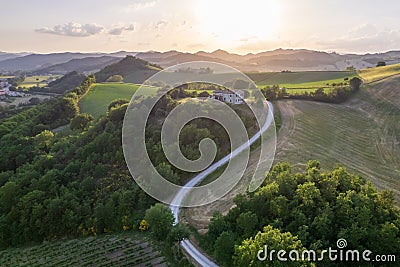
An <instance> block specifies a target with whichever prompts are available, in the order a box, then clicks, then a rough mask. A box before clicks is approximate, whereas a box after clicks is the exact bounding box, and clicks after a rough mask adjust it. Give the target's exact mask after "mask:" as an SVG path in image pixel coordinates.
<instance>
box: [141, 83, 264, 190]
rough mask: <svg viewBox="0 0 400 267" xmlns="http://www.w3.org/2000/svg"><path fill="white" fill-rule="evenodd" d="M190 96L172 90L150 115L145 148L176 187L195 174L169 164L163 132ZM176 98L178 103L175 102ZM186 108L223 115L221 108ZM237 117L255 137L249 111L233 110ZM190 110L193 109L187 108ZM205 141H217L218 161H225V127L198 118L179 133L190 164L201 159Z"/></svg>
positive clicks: (227, 147)
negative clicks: (172, 113) (171, 115)
mask: <svg viewBox="0 0 400 267" xmlns="http://www.w3.org/2000/svg"><path fill="white" fill-rule="evenodd" d="M190 94H191V93H187V91H185V90H183V89H182V88H180V89H176V90H173V91H171V92H169V93H168V94H167V95H165V96H163V97H162V98H161V99H160V101H159V102H158V103H157V104H156V106H155V107H154V108H153V111H152V112H151V114H150V117H149V120H148V123H147V128H146V145H147V152H148V154H149V157H150V159H151V160H152V163H153V165H154V166H156V169H157V171H158V172H160V174H162V175H163V176H164V177H166V178H167V179H168V180H170V181H171V182H174V183H177V184H183V183H184V182H186V181H187V180H188V179H189V178H190V177H192V176H193V173H190V172H185V171H182V170H180V169H177V168H175V167H174V166H173V165H171V164H169V163H168V160H167V159H166V157H165V155H164V153H163V150H162V145H161V128H162V122H163V119H165V118H166V116H167V115H168V114H169V112H170V111H171V110H172V109H173V108H174V107H175V106H177V105H178V101H179V100H180V99H181V97H182V98H183V97H188V96H189V95H190ZM174 98H175V99H174ZM140 101H142V100H139V101H138V104H137V105H138V108H140V103H143V104H146V101H142V102H140ZM185 104H186V105H192V108H191V110H196V109H199V108H201V109H204V110H205V111H207V112H209V113H210V114H212V113H217V112H219V113H220V112H223V110H222V109H220V107H214V106H211V105H210V106H208V105H207V104H206V103H198V102H196V101H193V102H186V103H185ZM233 108H234V109H235V111H236V113H237V114H238V115H239V117H240V118H241V120H242V121H243V123H244V125H245V127H246V129H247V130H248V134H249V136H252V134H254V133H255V132H256V131H257V129H258V128H257V126H256V121H255V118H254V117H253V116H250V115H249V113H251V111H250V110H245V108H247V107H244V106H243V107H233ZM188 109H190V108H189V107H188ZM204 138H210V139H212V140H214V142H215V144H216V146H217V154H216V160H218V159H220V158H222V157H223V156H225V155H227V154H228V153H229V152H230V142H229V136H228V134H227V132H226V131H225V129H224V127H223V126H222V125H220V124H218V123H217V122H215V121H213V120H210V119H207V118H198V119H194V120H192V121H190V122H189V123H188V124H186V125H185V126H184V127H183V129H182V131H181V132H180V137H179V141H180V148H181V151H182V154H183V155H184V156H185V157H187V158H188V159H191V160H196V159H198V158H199V157H200V151H199V148H198V146H199V143H200V141H201V140H202V139H204Z"/></svg>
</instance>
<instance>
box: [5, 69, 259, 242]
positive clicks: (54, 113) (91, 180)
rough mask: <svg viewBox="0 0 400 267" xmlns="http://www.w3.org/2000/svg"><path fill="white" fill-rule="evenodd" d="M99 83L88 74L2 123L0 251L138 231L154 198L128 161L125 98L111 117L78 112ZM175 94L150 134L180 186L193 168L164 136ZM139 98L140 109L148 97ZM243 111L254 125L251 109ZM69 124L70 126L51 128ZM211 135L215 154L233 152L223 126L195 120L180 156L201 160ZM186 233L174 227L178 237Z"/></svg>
mask: <svg viewBox="0 0 400 267" xmlns="http://www.w3.org/2000/svg"><path fill="white" fill-rule="evenodd" d="M94 82H95V77H94V76H89V77H87V78H86V79H85V80H84V81H83V82H82V84H81V85H80V86H78V87H76V88H75V89H74V90H72V91H71V92H69V93H67V94H66V95H64V96H62V97H57V98H53V99H51V100H49V101H47V102H45V103H40V104H38V105H36V106H34V107H32V108H30V109H28V110H25V111H23V112H20V113H19V114H17V115H14V116H12V117H9V118H7V119H4V120H2V121H1V125H0V248H7V247H10V246H16V245H21V244H26V243H30V242H40V241H43V240H52V239H56V238H60V237H76V236H84V235H94V234H99V233H108V232H115V231H123V230H128V229H133V228H134V229H137V228H139V225H140V222H141V220H142V219H143V218H144V216H145V211H146V209H148V208H149V207H150V206H151V205H152V204H154V203H155V200H154V199H152V198H150V197H149V196H147V195H146V194H145V193H144V192H143V191H142V190H141V189H140V188H139V187H138V186H137V184H136V183H135V182H134V180H133V179H132V177H131V175H130V174H129V171H128V169H127V167H126V163H125V160H124V156H123V151H122V146H121V138H122V123H123V118H124V115H125V111H126V109H127V106H128V101H127V100H121V99H119V100H116V101H113V102H112V103H110V105H109V107H108V112H107V115H106V116H104V117H102V118H100V119H98V120H97V121H94V120H93V117H92V116H90V115H88V114H80V113H79V107H78V104H77V103H78V101H79V99H80V98H81V97H82V96H83V95H84V94H85V93H86V92H87V91H88V90H89V88H90V86H91V84H92V83H94ZM177 98H178V99H173V98H172V97H171V96H170V95H166V96H164V97H163V98H162V99H161V100H160V101H159V102H158V103H157V105H156V107H155V108H154V109H153V111H152V113H151V116H150V119H149V121H148V125H147V128H146V137H147V140H148V142H147V147H148V153H149V156H150V158H151V159H152V161H153V164H154V165H155V166H156V169H157V170H158V171H159V172H160V173H161V174H162V175H163V176H165V177H166V178H168V179H169V180H171V181H174V182H176V183H180V184H182V183H184V182H185V181H186V180H187V179H189V177H190V176H191V175H192V173H184V172H182V171H180V170H178V169H176V168H175V167H173V166H171V165H170V164H169V163H168V160H167V159H166V158H165V156H164V153H163V152H162V146H161V141H160V132H161V127H162V121H163V119H164V118H165V117H166V116H167V115H168V113H169V112H170V111H171V110H172V109H173V108H174V107H175V106H176V105H177V104H178V101H179V97H177ZM137 101H138V105H139V106H140V104H146V101H148V99H146V98H143V99H138V100H137ZM194 102H196V101H194ZM193 105H195V103H193ZM197 106H199V105H197ZM203 108H206V107H203ZM215 112H218V110H216V111H215ZM238 113H239V115H240V116H241V117H243V118H244V119H245V124H246V123H247V126H248V127H249V128H254V127H252V125H253V124H254V120H251V119H249V118H247V113H246V112H240V111H239V112H238ZM66 124H70V130H68V131H61V132H57V133H53V132H52V130H53V129H55V128H58V127H60V126H63V125H66ZM207 137H208V138H212V139H214V141H215V142H216V144H217V147H218V149H219V150H218V153H217V157H218V158H221V157H222V156H224V155H225V154H227V153H228V152H229V149H230V145H229V142H227V140H229V138H228V136H227V134H226V132H225V130H224V128H223V127H222V126H220V125H218V124H217V123H215V122H213V121H211V120H208V119H196V120H194V121H192V122H190V123H189V124H188V125H186V126H185V127H184V128H183V130H182V132H181V136H180V142H181V144H180V145H181V149H182V152H183V154H184V155H185V156H187V157H188V158H191V159H195V158H197V157H199V156H200V153H199V150H198V144H199V142H200V140H202V139H203V138H207ZM149 221H150V222H151V219H149ZM153 227H154V224H153ZM150 229H152V223H150ZM178 230H179V231H178ZM181 230H182V229H180V228H171V231H177V234H178V236H179V235H181V234H182V232H181ZM171 240H175V241H176V238H172V239H171Z"/></svg>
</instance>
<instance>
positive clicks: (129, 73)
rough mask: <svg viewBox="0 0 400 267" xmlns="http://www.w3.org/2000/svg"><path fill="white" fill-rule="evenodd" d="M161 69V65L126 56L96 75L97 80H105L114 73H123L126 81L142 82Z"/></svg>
mask: <svg viewBox="0 0 400 267" xmlns="http://www.w3.org/2000/svg"><path fill="white" fill-rule="evenodd" d="M159 70H161V69H160V67H158V66H157V65H154V64H151V63H149V62H147V61H145V60H143V59H139V58H136V57H133V56H126V57H125V58H124V59H122V60H121V61H119V62H117V63H114V64H111V65H108V66H107V67H105V68H104V69H102V70H101V71H99V72H97V73H95V76H96V81H97V82H105V81H106V80H107V79H108V78H109V77H110V76H112V75H121V76H122V77H123V78H124V81H125V82H129V83H139V84H141V83H143V82H144V81H145V80H147V79H148V78H149V77H150V76H152V75H153V74H155V73H156V72H158V71H159Z"/></svg>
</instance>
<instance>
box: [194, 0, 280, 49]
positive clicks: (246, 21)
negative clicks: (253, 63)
mask: <svg viewBox="0 0 400 267" xmlns="http://www.w3.org/2000/svg"><path fill="white" fill-rule="evenodd" d="M279 13H280V7H279V4H278V1H276V0H249V1H242V0H241V1H237V0H198V5H197V10H196V14H197V19H198V20H199V21H198V22H199V24H200V25H201V26H200V27H201V30H202V31H203V32H204V33H206V34H213V35H214V36H215V37H217V38H218V39H219V40H220V41H222V42H226V43H229V42H232V41H240V40H242V41H243V40H246V39H250V38H257V39H268V38H269V37H271V35H273V34H274V33H275V32H276V30H277V27H278V25H279V21H280V14H279Z"/></svg>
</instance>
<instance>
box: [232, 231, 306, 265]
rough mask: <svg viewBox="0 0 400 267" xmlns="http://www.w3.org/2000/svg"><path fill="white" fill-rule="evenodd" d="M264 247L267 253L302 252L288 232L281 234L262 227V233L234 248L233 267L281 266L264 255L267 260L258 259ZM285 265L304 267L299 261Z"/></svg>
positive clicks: (300, 244)
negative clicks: (273, 251)
mask: <svg viewBox="0 0 400 267" xmlns="http://www.w3.org/2000/svg"><path fill="white" fill-rule="evenodd" d="M265 246H267V249H268V251H271V250H275V251H279V250H285V251H287V252H289V251H290V250H297V251H299V253H300V254H301V251H302V250H304V248H303V245H302V243H301V241H300V240H298V239H297V237H295V236H293V235H292V234H291V233H290V232H285V233H282V232H281V231H280V230H279V229H275V228H273V227H272V226H270V225H268V226H266V227H264V230H263V232H258V233H257V234H256V235H255V237H254V238H248V239H245V240H243V242H242V244H241V245H239V246H237V247H236V248H235V256H234V266H282V262H280V261H278V259H277V258H274V259H273V260H272V261H271V260H269V255H266V256H267V259H268V260H266V261H261V260H259V259H258V257H257V254H258V252H259V251H260V250H264V248H265ZM264 254H265V253H261V255H260V256H261V257H263V256H265V255H264ZM275 256H276V255H275ZM286 257H287V255H286ZM285 264H286V265H285V266H304V262H301V261H293V262H285Z"/></svg>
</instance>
